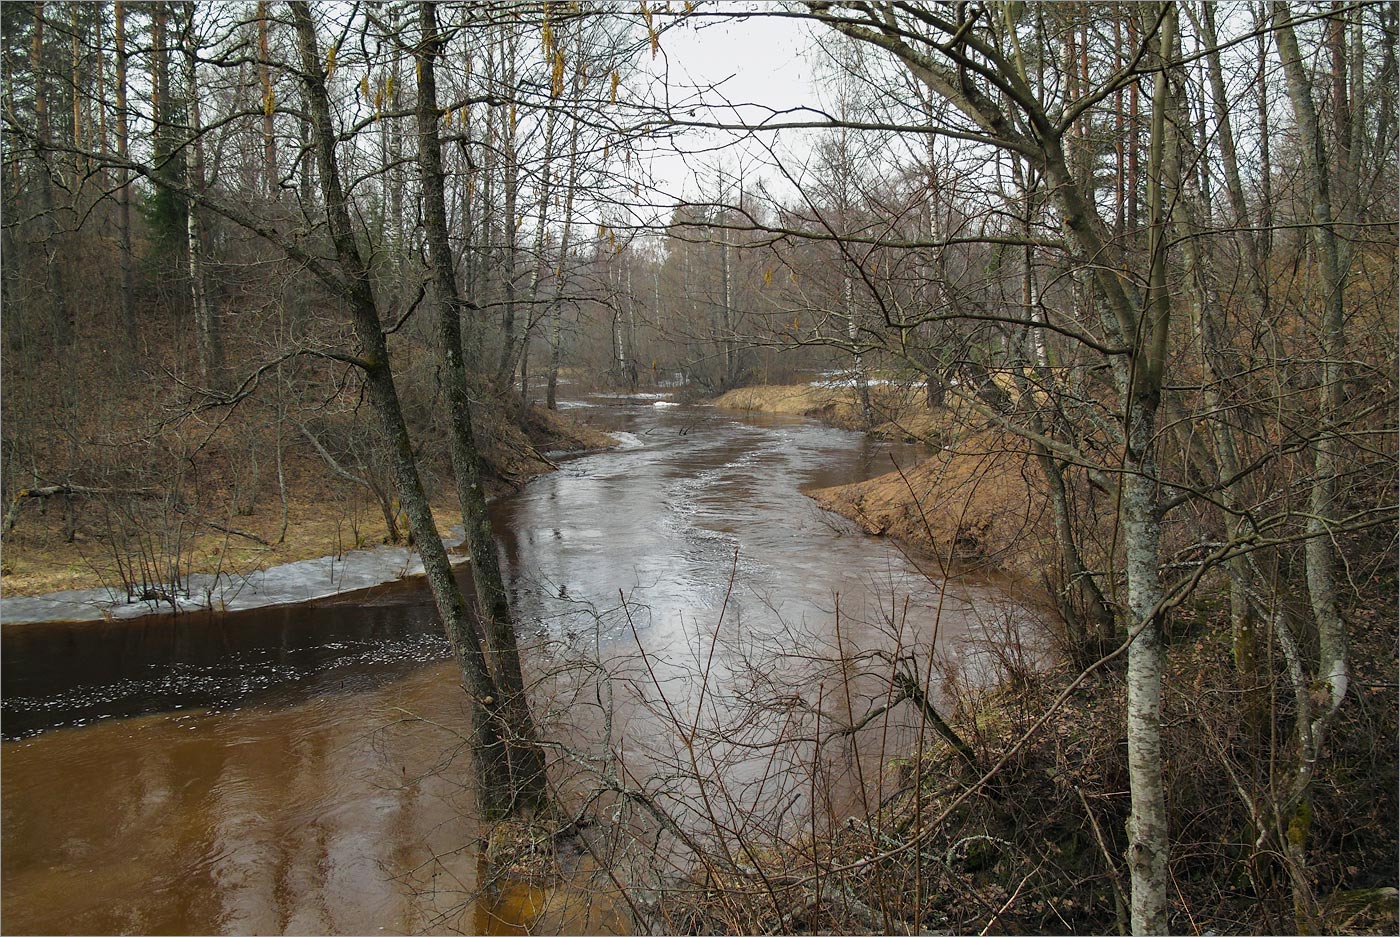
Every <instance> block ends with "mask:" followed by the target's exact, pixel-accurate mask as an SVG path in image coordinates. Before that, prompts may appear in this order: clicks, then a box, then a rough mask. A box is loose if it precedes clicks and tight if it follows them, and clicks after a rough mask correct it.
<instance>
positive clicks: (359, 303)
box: [290, 0, 513, 816]
mask: <svg viewBox="0 0 1400 937" xmlns="http://www.w3.org/2000/svg"><path fill="white" fill-rule="evenodd" d="M290 7H291V10H292V15H293V18H294V20H295V22H296V30H297V39H298V46H299V50H300V56H301V65H302V81H303V83H304V85H305V88H306V98H307V100H306V103H307V109H308V111H309V116H310V120H311V123H312V138H313V142H314V147H315V152H316V158H317V163H318V168H319V176H320V182H321V193H322V196H323V197H324V199H325V203H326V204H325V208H326V220H327V225H328V228H329V231H330V235H331V240H332V242H333V243H334V247H335V253H336V260H337V262H338V264H339V266H340V269H341V272H342V273H343V275H344V277H345V283H344V291H343V295H342V299H343V301H344V302H345V304H346V306H347V309H348V312H349V314H350V318H351V322H352V325H353V328H354V331H355V336H356V338H357V339H358V341H359V345H360V354H361V368H362V370H363V372H364V375H365V382H366V385H367V387H368V390H369V397H370V403H371V404H372V406H373V408H374V411H375V414H376V416H377V417H378V419H379V422H380V427H381V431H382V432H383V434H384V441H385V444H386V446H387V447H388V449H389V454H390V458H391V463H392V467H393V475H394V482H395V485H396V487H397V489H398V492H399V499H400V501H401V503H402V505H403V507H404V510H405V511H406V512H407V514H408V519H409V524H410V526H411V528H412V530H413V534H414V540H415V542H416V543H417V546H418V550H419V552H420V554H421V555H422V559H423V569H424V572H425V573H426V575H427V579H428V585H429V587H430V588H431V590H432V593H433V599H434V602H435V604H436V605H437V608H438V613H439V614H440V615H441V616H442V620H443V626H444V629H445V630H446V632H447V637H448V640H449V641H450V642H451V644H452V649H453V653H454V656H455V657H456V660H457V665H458V668H459V669H460V671H461V674H462V677H463V680H464V683H465V689H466V691H467V695H468V699H469V700H470V701H471V712H472V721H473V723H474V725H473V746H474V752H475V754H476V758H477V767H478V771H479V773H480V775H481V784H480V787H479V789H478V791H477V796H478V798H479V801H480V802H481V805H482V809H483V812H484V813H485V814H487V815H488V816H499V815H503V814H504V813H506V812H509V811H510V809H511V808H512V806H513V803H512V798H511V796H510V792H509V781H510V779H509V771H508V767H507V765H508V759H507V758H506V757H505V756H504V752H506V750H507V744H508V742H507V740H508V739H509V737H510V728H509V722H508V720H506V719H505V718H504V701H503V700H502V699H500V698H498V697H497V695H496V688H495V684H494V681H493V680H492V679H491V673H490V669H489V666H488V662H487V659H486V655H485V652H484V648H483V642H481V641H480V640H479V639H478V633H477V631H476V630H475V629H474V628H473V627H472V622H471V617H470V614H469V612H468V610H467V603H466V599H465V597H464V596H463V594H462V590H461V588H460V587H459V586H458V585H457V580H456V579H455V578H454V576H453V573H452V566H451V563H450V562H449V561H448V557H447V550H446V549H445V548H444V547H443V545H442V538H441V537H440V536H439V534H438V530H437V525H436V523H435V522H434V520H433V515H432V510H431V508H430V507H429V505H428V499H427V494H426V493H425V491H424V489H423V484H422V480H421V479H420V477H419V474H418V466H417V462H416V460H415V458H414V454H413V445H412V441H411V440H410V438H409V433H408V426H407V424H406V423H405V421H404V417H403V410H402V408H401V407H400V405H399V399H398V391H397V388H396V387H395V384H394V376H393V372H392V370H391V368H390V364H389V352H388V347H387V345H386V343H385V339H384V333H383V331H382V330H381V328H380V324H379V315H378V310H377V308H376V305H375V300H374V294H373V291H372V287H371V285H370V276H369V271H368V269H367V268H366V266H365V263H364V260H363V258H362V257H361V255H360V252H359V247H358V246H357V245H356V243H355V236H354V230H353V228H352V227H351V222H350V214H349V210H348V206H347V201H346V198H345V194H344V189H343V187H342V185H341V181H340V170H339V166H338V164H337V161H336V155H335V139H336V137H335V125H334V123H333V122H332V120H331V112H330V99H329V96H328V94H327V92H326V79H325V72H324V64H323V60H322V57H321V54H320V51H319V49H318V48H317V44H316V32H315V26H314V24H313V22H312V19H311V10H310V7H309V5H308V4H307V3H306V2H305V0H291V3H290Z"/></svg>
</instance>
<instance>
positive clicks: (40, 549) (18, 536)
mask: <svg viewBox="0 0 1400 937" xmlns="http://www.w3.org/2000/svg"><path fill="white" fill-rule="evenodd" d="M478 433H479V435H480V438H481V442H482V448H483V456H484V457H485V460H486V463H487V469H488V473H489V478H488V482H487V484H488V490H489V491H490V492H491V493H492V494H498V493H501V492H504V491H510V490H514V489H516V488H518V487H519V486H520V485H522V484H524V483H525V482H526V481H528V480H529V479H531V478H534V477H536V476H538V475H541V474H544V473H546V472H550V471H553V470H554V468H555V465H554V463H553V460H552V459H551V458H550V456H549V455H548V454H547V453H559V452H581V451H586V450H592V449H604V448H609V447H611V446H614V445H616V444H617V441H616V440H615V439H614V438H613V437H611V436H609V435H608V434H607V433H604V432H601V431H599V430H597V429H594V428H593V427H591V426H589V425H587V424H586V423H584V422H582V421H580V420H578V419H574V418H572V417H571V416H566V415H564V414H561V413H558V412H554V411H550V410H546V409H544V408H542V407H532V408H531V409H530V411H529V413H528V414H527V416H526V419H525V421H524V423H523V425H521V424H518V423H515V422H513V421H508V420H505V419H503V418H502V415H501V414H499V413H496V414H489V415H486V417H485V418H484V419H481V420H480V425H479V426H478ZM283 462H284V465H283V473H284V477H285V480H286V489H287V506H286V531H285V537H282V538H281V539H279V534H281V533H282V522H283V514H282V502H281V498H280V496H279V491H278V486H277V481H276V477H275V474H273V473H272V472H270V471H268V472H265V473H264V474H265V477H264V478H263V482H262V484H261V486H260V487H259V490H258V492H257V496H256V497H255V498H254V499H252V503H251V504H250V505H247V506H246V507H250V508H251V510H247V511H246V512H244V513H237V512H234V511H231V510H229V509H228V508H227V507H226V505H227V503H228V501H229V500H230V492H229V491H228V490H227V486H222V487H216V488H215V490H213V491H212V492H210V493H208V494H207V495H206V499H207V500H206V502H205V505H206V511H205V512H200V513H198V514H196V512H195V511H193V510H191V509H189V508H188V507H186V506H184V505H180V504H175V505H174V506H173V507H170V509H169V510H167V506H166V505H164V504H161V503H158V502H154V501H153V502H151V503H150V504H148V505H144V508H145V509H146V510H148V511H149V512H150V513H149V514H148V515H147V516H146V517H145V518H141V519H139V520H149V522H150V523H149V524H148V525H142V526H141V529H132V528H133V526H134V525H132V522H131V519H130V518H126V517H123V516H120V515H119V514H117V513H116V512H115V511H113V510H112V509H111V506H110V505H108V504H106V503H105V502H103V501H100V500H96V499H94V500H90V501H82V500H77V499H74V501H73V503H72V504H69V505H65V504H63V503H61V502H62V499H61V498H49V499H43V500H38V499H34V503H29V504H25V505H22V510H21V513H20V514H19V517H18V520H17V522H16V524H15V527H14V529H13V530H12V531H11V533H10V534H9V535H8V536H6V538H5V541H4V553H3V560H4V562H3V565H0V573H3V578H0V588H3V592H4V594H5V595H6V596H34V595H43V594H47V593H51V592H57V591H60V590H70V589H99V588H107V589H109V590H118V591H119V590H120V589H121V588H122V583H123V574H122V567H125V568H126V569H127V573H128V575H130V572H131V569H132V566H133V564H134V565H135V567H136V568H137V569H139V568H140V567H142V566H143V565H144V566H147V567H157V566H160V565H161V564H162V563H164V564H170V563H176V564H178V566H179V569H180V570H181V572H182V573H183V574H185V575H201V574H203V575H211V576H212V575H217V574H219V573H224V574H233V575H246V574H248V573H250V572H252V571H255V570H261V569H266V568H268V567H271V566H278V565H283V564H287V563H293V562H297V561H300V560H309V559H316V558H319V557H324V556H340V555H343V554H344V553H346V552H347V551H351V550H357V549H361V548H364V547H369V546H374V545H378V544H384V543H388V542H389V541H390V537H389V531H388V524H387V521H386V519H385V518H384V516H383V512H382V511H381V510H380V508H379V506H378V505H377V504H376V503H375V499H374V497H373V496H372V495H371V493H370V492H369V491H367V490H366V489H364V488H362V487H359V486H357V485H355V484H354V483H351V482H348V481H346V480H345V479H343V478H341V477H338V476H337V475H336V474H335V473H334V472H333V471H332V470H331V469H330V468H329V467H328V466H327V464H326V462H325V460H324V459H323V458H321V457H320V456H319V455H318V454H317V453H316V452H315V451H314V450H313V449H312V447H311V446H309V445H307V444H306V443H305V442H304V441H303V440H301V439H293V440H289V442H288V445H287V448H286V450H285V452H284V454H283ZM424 468H425V477H426V478H427V480H429V482H430V484H431V482H432V481H434V480H436V482H437V484H436V485H434V486H433V496H432V500H433V516H434V518H435V519H436V521H437V524H438V528H439V529H440V530H442V531H443V532H444V533H446V531H448V530H450V529H451V528H452V527H453V526H454V525H460V524H461V516H460V513H459V512H458V509H457V499H456V495H455V492H454V491H453V490H452V487H451V484H450V468H449V467H447V466H425V467H424ZM221 469H222V466H218V465H213V466H211V471H210V473H209V474H210V475H211V476H214V477H217V476H218V474H219V472H220V470H221ZM434 476H436V477H435V479H434ZM221 501H222V502H224V504H223V505H220V502H221ZM209 504H213V505H215V507H216V510H212V511H210V510H207V505H209ZM218 508H222V509H221V510H220V509H218ZM187 512H188V513H187ZM157 515H162V516H157ZM123 525H125V528H126V529H120V530H119V529H118V528H121V527H122V526H123Z"/></svg>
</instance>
